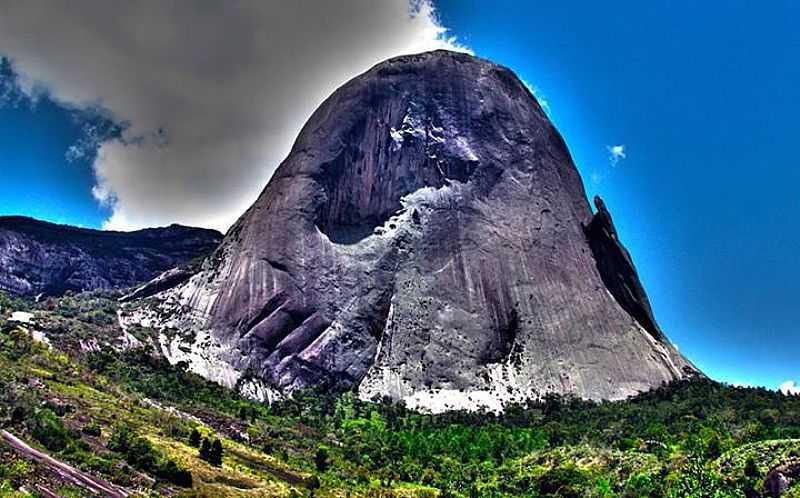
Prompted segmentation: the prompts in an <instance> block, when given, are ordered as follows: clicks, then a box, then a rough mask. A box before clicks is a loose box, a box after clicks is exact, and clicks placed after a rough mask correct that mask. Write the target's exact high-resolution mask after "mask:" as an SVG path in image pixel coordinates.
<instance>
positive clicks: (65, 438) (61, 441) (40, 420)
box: [28, 408, 74, 451]
mask: <svg viewBox="0 0 800 498" xmlns="http://www.w3.org/2000/svg"><path fill="white" fill-rule="evenodd" d="M28 430H30V431H31V435H32V436H33V437H34V439H36V440H37V441H39V442H40V443H42V445H43V446H44V447H45V448H47V449H48V450H50V451H63V450H65V449H66V448H67V446H68V445H69V443H70V441H72V440H73V439H74V436H73V435H72V433H70V431H69V430H68V429H67V428H66V427H64V424H63V423H62V422H61V419H60V418H58V416H57V415H56V414H55V413H53V412H52V410H49V409H47V408H45V409H42V410H39V411H37V412H36V414H35V415H34V416H33V417H32V418H31V419H30V420H29V421H28Z"/></svg>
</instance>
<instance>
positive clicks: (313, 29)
mask: <svg viewBox="0 0 800 498" xmlns="http://www.w3.org/2000/svg"><path fill="white" fill-rule="evenodd" d="M0 9H2V12H3V14H2V15H0V54H2V55H6V56H8V57H10V58H11V60H12V61H13V64H14V67H15V69H16V70H17V71H18V72H19V73H20V76H21V79H22V84H23V87H24V88H25V89H26V90H27V91H29V92H32V91H33V89H34V88H36V87H37V86H44V87H45V88H46V89H47V91H48V92H50V93H51V94H52V96H53V97H54V98H55V99H57V100H58V101H60V102H62V103H64V104H65V105H69V106H72V107H76V108H86V109H91V108H98V107H99V108H101V109H103V110H104V112H106V111H107V112H109V113H110V114H111V115H112V116H113V118H114V119H115V120H116V121H118V122H124V123H126V124H127V126H128V128H127V129H126V130H125V131H124V132H123V134H122V137H121V138H120V139H114V140H109V141H105V142H103V143H102V145H101V146H100V148H99V150H98V154H97V159H96V161H95V163H94V168H95V172H96V175H97V178H98V184H97V186H96V187H95V189H94V193H95V196H96V197H97V199H98V200H99V201H101V202H105V203H108V204H110V206H111V207H112V209H113V215H112V216H111V218H110V219H109V220H108V221H107V222H106V226H107V227H108V228H115V229H132V228H138V227H142V226H150V225H163V224H167V223H172V222H180V223H185V224H190V225H202V226H210V227H215V228H220V229H225V228H227V227H228V226H229V225H230V224H231V223H232V222H233V221H234V220H235V218H236V217H237V216H238V215H239V214H241V212H243V211H244V210H245V209H246V208H247V206H248V205H249V204H250V203H251V202H252V201H253V200H254V199H255V197H256V196H257V195H258V192H259V191H260V190H261V189H262V188H263V186H264V184H265V183H266V181H267V179H268V178H269V175H270V174H271V173H272V172H273V171H274V168H275V167H276V166H277V165H278V164H279V162H280V161H281V160H282V159H283V157H284V156H285V155H286V154H287V153H288V150H289V148H290V146H291V143H292V141H293V140H294V138H295V135H296V134H297V132H298V131H299V129H300V127H301V126H302V124H303V122H304V121H305V120H306V119H307V117H308V116H309V115H310V113H311V112H313V110H314V108H315V107H316V106H317V105H318V104H319V103H320V102H321V101H322V100H323V99H324V98H325V97H326V96H327V95H328V94H329V93H330V92H331V91H333V90H334V89H335V88H336V87H338V86H339V85H341V84H342V83H343V82H344V81H346V80H347V79H349V78H350V77H352V76H354V75H355V74H358V73H359V72H362V71H364V70H366V69H367V68H369V67H370V66H371V65H373V64H375V63H377V62H379V61H380V60H383V59H385V58H388V57H391V56H393V55H398V54H402V53H413V52H420V51H424V50H429V49H434V48H451V49H453V48H458V47H457V46H456V44H455V42H454V41H453V40H449V39H447V38H446V33H445V31H444V29H443V28H442V27H441V26H440V25H439V23H438V22H437V20H436V18H435V15H434V12H433V10H432V8H431V6H430V5H429V4H428V3H427V2H419V1H416V2H412V3H411V4H409V3H408V1H407V0H387V1H378V2H376V1H374V0H346V1H341V2H328V1H316V2H310V1H298V2H282V1H271V2H219V3H213V2H157V1H150V2H107V1H100V0H98V1H80V2H67V1H48V2H44V1H31V2H17V1H10V0H9V1H0Z"/></svg>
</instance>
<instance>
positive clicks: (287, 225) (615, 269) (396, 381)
mask: <svg viewBox="0 0 800 498" xmlns="http://www.w3.org/2000/svg"><path fill="white" fill-rule="evenodd" d="M596 204H597V214H593V213H592V210H591V208H590V206H589V204H588V202H587V199H586V194H585V192H584V190H583V185H582V183H581V179H580V177H579V175H578V172H577V170H576V169H575V166H574V165H573V163H572V160H571V158H570V155H569V152H568V150H567V147H566V145H565V143H564V141H563V139H562V138H561V136H560V135H559V133H558V132H557V131H556V129H555V128H554V127H553V125H552V124H551V123H550V121H549V120H548V119H547V116H546V115H545V113H544V112H543V111H542V109H541V107H540V106H539V105H538V103H537V102H536V100H535V99H534V97H533V96H532V95H531V93H530V92H529V91H528V89H527V88H526V87H525V85H524V84H523V83H522V82H521V81H520V80H519V78H517V77H516V76H515V75H514V73H512V72H511V71H510V70H508V69H507V68H504V67H501V66H498V65H496V64H493V63H491V62H489V61H486V60H482V59H478V58H475V57H472V56H469V55H465V54H459V53H452V52H447V51H436V52H430V53H424V54H419V55H411V56H404V57H398V58H394V59H391V60H388V61H386V62H383V63H381V64H378V65H377V66H375V67H373V68H372V69H370V70H369V71H367V72H366V73H364V74H362V75H360V76H357V77H356V78H354V79H353V80H351V81H350V82H348V83H347V84H345V85H344V86H342V87H341V88H339V89H338V90H337V91H336V92H335V93H334V94H333V95H331V96H330V97H329V98H328V99H327V100H326V101H325V102H324V103H323V104H322V105H321V106H320V107H319V109H317V111H316V112H315V113H314V114H313V116H312V117H311V118H310V119H309V121H308V123H307V124H306V125H305V127H304V128H303V130H302V131H301V133H300V135H299V137H298V138H297V141H296V142H295V144H294V147H293V148H292V150H291V152H290V154H289V156H288V157H287V158H286V159H285V160H284V162H283V163H282V164H281V165H280V167H279V168H278V170H277V171H276V173H275V175H274V176H273V177H272V179H271V180H270V181H269V184H268V185H267V186H266V188H265V189H264V191H263V193H262V194H261V196H260V197H259V199H258V200H257V201H256V202H255V204H253V206H252V207H251V208H250V209H249V210H248V211H247V212H245V213H244V215H242V217H241V218H240V219H239V220H238V222H237V223H236V224H235V225H234V226H233V227H232V228H231V229H230V230H229V231H228V233H227V235H226V236H225V239H224V240H223V242H222V243H221V245H220V246H219V248H218V249H217V250H216V251H215V252H214V253H213V255H211V256H210V257H208V258H207V259H206V260H205V262H204V263H203V265H202V267H201V268H200V270H199V271H198V272H197V273H196V274H194V275H192V276H188V275H186V276H182V277H181V278H179V279H177V281H178V282H179V283H178V284H177V285H175V286H172V287H171V288H168V287H170V286H169V285H164V281H165V279H164V278H162V279H161V280H160V281H156V282H154V283H153V284H150V286H149V287H148V286H145V287H144V288H142V289H140V291H139V296H141V298H140V299H134V300H133V301H132V302H131V303H129V304H127V305H126V309H125V312H124V317H123V322H124V323H126V324H131V323H137V324H141V325H145V326H150V327H154V328H156V329H159V330H161V331H162V334H161V336H160V341H161V347H162V349H163V352H164V353H165V354H166V356H167V357H168V358H169V359H170V360H171V361H173V362H178V361H187V362H188V363H189V365H190V368H191V369H192V370H194V371H195V372H198V373H200V374H202V375H204V376H206V377H208V378H211V379H213V380H216V381H218V382H221V383H223V384H226V385H229V386H231V387H234V386H235V387H237V388H238V389H239V390H240V391H242V392H244V393H246V394H248V395H251V396H255V397H259V398H262V399H268V398H270V397H272V396H275V395H279V394H281V393H287V392H291V391H293V390H296V389H299V388H303V387H306V386H310V385H315V384H320V383H327V382H335V383H339V384H344V385H347V386H351V387H352V388H354V389H357V390H358V392H359V394H360V395H361V396H362V397H366V398H370V397H373V396H390V397H392V398H395V399H401V400H404V401H405V402H406V403H407V404H408V405H409V406H412V407H423V408H427V409H430V410H433V411H441V410H446V409H449V408H475V407H479V406H487V407H489V408H493V409H498V408H501V407H502V405H503V404H504V403H507V402H510V401H514V400H523V399H526V398H528V397H532V396H538V395H542V394H544V393H551V392H553V393H575V394H577V395H580V396H582V397H586V398H592V399H617V398H623V397H626V396H629V395H632V394H635V393H637V392H639V391H643V390H648V389H650V388H652V387H654V386H658V385H660V384H661V383H664V382H670V381H673V380H676V379H680V378H683V377H686V376H690V375H695V374H697V370H696V369H695V368H694V367H693V366H692V365H691V364H690V363H689V362H688V361H687V360H686V359H685V358H684V357H683V356H681V354H680V353H678V351H677V350H676V349H675V348H674V346H672V344H671V343H670V342H669V341H668V340H667V339H666V338H665V336H664V334H663V333H662V331H661V330H660V329H659V327H658V325H657V324H656V322H655V320H654V318H653V313H652V311H651V309H650V305H649V303H648V300H647V297H646V294H645V292H644V289H643V287H642V285H641V282H640V281H639V278H638V277H637V274H636V270H635V269H634V266H633V263H632V262H631V258H630V256H629V255H628V253H627V251H626V250H625V249H624V247H623V246H622V245H621V243H620V241H619V239H618V237H617V233H616V230H615V229H614V225H613V222H612V220H611V216H610V215H609V213H608V210H607V209H606V208H605V206H604V205H603V204H602V201H600V200H599V199H598V200H596ZM166 279H167V280H168V279H169V276H166Z"/></svg>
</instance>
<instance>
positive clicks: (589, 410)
mask: <svg viewBox="0 0 800 498" xmlns="http://www.w3.org/2000/svg"><path fill="white" fill-rule="evenodd" d="M2 299H7V298H5V297H0V301H2ZM69 299H70V300H74V302H73V301H69V303H71V304H69V305H68V307H67V308H65V309H78V310H83V311H80V312H78V315H76V316H77V318H69V320H77V321H78V322H80V323H84V320H85V319H86V317H87V316H90V315H87V313H89V311H87V310H86V309H85V302H84V299H85V300H86V301H88V302H96V301H93V300H96V299H101V301H102V303H103V304H104V306H107V307H104V308H102V309H103V311H102V314H103V315H109V316H110V315H112V314H115V312H116V310H115V309H114V307H113V306H114V305H113V304H109V303H113V301H112V300H111V299H110V298H108V299H107V298H99V297H97V296H96V295H89V296H82V295H78V296H70V297H69ZM23 306H27V307H28V308H27V309H29V310H32V311H34V312H35V313H36V315H37V321H38V322H39V323H46V324H53V323H62V321H63V320H66V318H64V317H63V316H61V315H59V313H60V312H59V309H62V304H61V303H50V304H47V303H42V304H34V303H23V304H22V305H20V304H19V303H15V306H14V308H13V309H14V310H18V309H23ZM64 306H67V305H64ZM48 307H52V309H50V310H48V309H47V308H48ZM4 309H5V308H4ZM92 320H95V321H96V322H97V323H101V322H102V323H107V322H105V321H103V320H99V319H97V318H96V317H95V318H93V319H92ZM39 326H41V325H39ZM85 326H87V327H88V326H89V325H85ZM90 326H91V327H99V325H97V324H96V323H95V322H92V324H90ZM115 326H116V322H113V323H107V324H106V325H103V327H108V328H111V329H113V327H115ZM84 331H85V330H84ZM45 332H46V333H47V334H48V337H51V338H52V339H53V342H54V344H55V347H56V348H63V351H64V352H61V351H60V350H59V349H53V350H50V349H48V348H47V347H45V346H43V345H41V344H38V343H35V342H34V341H32V340H31V338H30V334H29V332H28V330H27V329H26V328H24V327H22V326H19V325H17V324H15V323H11V322H7V321H3V320H0V423H2V425H3V427H4V428H5V429H7V430H8V431H10V432H12V433H14V434H16V435H17V436H19V437H21V438H22V439H24V440H25V441H27V442H28V443H30V444H32V445H35V446H38V447H40V448H41V449H43V450H46V451H47V452H48V453H50V454H51V455H53V456H54V457H57V458H59V459H62V460H64V461H66V462H69V463H70V464H72V465H74V466H76V467H78V468H80V469H82V470H84V471H87V472H91V473H93V474H95V475H98V476H100V477H103V478H105V479H107V480H110V481H112V482H114V483H116V484H118V485H120V486H123V487H125V488H127V489H129V490H132V491H134V492H135V493H137V494H138V495H139V496H161V495H173V496H187V497H188V496H195V497H199V496H209V497H211V496H213V497H227V496H231V497H239V496H241V497H246V496H247V497H249V496H254V497H261V496H263V497H281V496H283V497H289V496H294V497H307V496H315V497H342V498H344V497H348V496H349V497H365V498H366V497H372V498H375V497H388V498H392V497H407V498H414V497H416V498H423V497H425V498H427V497H440V498H447V497H460V498H472V497H481V498H483V497H487V498H499V497H512V496H514V497H516V496H521V497H564V498H566V497H604V498H608V497H619V498H634V497H653V498H655V497H664V498H678V497H694V498H704V497H708V498H726V497H740V498H749V497H756V496H766V495H764V494H763V489H764V487H763V483H764V479H765V477H766V474H767V473H768V472H769V471H770V470H771V469H773V468H775V467H776V466H777V465H781V464H784V463H786V462H789V461H800V397H792V396H784V395H781V394H779V393H775V392H772V391H767V390H765V389H752V388H733V387H730V386H724V385H720V384H718V383H715V382H712V381H708V380H695V381H692V382H682V383H676V384H673V385H670V386H665V387H662V388H661V389H658V390H655V391H653V392H650V393H646V394H643V395H640V396H639V397H637V398H635V399H631V400H628V401H624V402H605V403H593V402H588V401H583V400H579V399H573V398H561V397H555V396H549V397H545V398H544V399H541V400H539V401H536V402H529V403H526V404H523V405H516V406H512V407H509V408H508V409H507V410H506V411H505V413H503V414H493V413H488V412H481V413H470V412H450V413H446V414H441V415H430V414H421V413H417V412H414V411H411V410H407V409H406V408H404V407H403V406H401V405H399V404H396V403H392V402H390V401H388V400H378V401H374V402H366V401H362V400H359V399H358V398H357V397H356V396H354V395H353V394H352V393H349V392H336V391H335V390H333V389H330V386H326V387H325V388H320V389H318V390H314V391H307V392H302V393H297V395H296V396H294V397H293V398H292V399H290V400H286V401H284V402H281V403H278V404H275V405H273V406H265V405H262V404H260V403H256V402H253V401H249V400H246V399H242V398H241V397H239V396H237V395H236V394H235V393H233V392H232V391H230V390H227V389H224V388H222V387H220V386H217V385H216V384H213V383H210V382H207V381H205V380H203V379H201V378H199V377H197V376H196V375H194V374H192V373H190V372H189V371H188V370H187V368H186V365H181V364H178V365H169V364H168V363H167V362H165V361H164V360H163V359H159V358H157V357H154V355H153V354H152V352H150V351H147V350H145V349H141V348H139V349H135V350H130V351H126V352H117V351H115V350H113V349H112V348H109V347H102V348H101V349H100V351H84V350H81V349H80V348H77V349H72V348H71V347H70V345H71V344H76V343H78V342H79V341H78V339H77V337H78V336H75V337H72V333H73V332H72V331H71V329H68V330H65V331H62V332H60V335H59V334H55V333H54V334H52V335H51V334H50V331H49V329H47V330H45ZM81 333H83V332H81ZM119 333H120V332H119V331H118V330H109V331H107V336H112V337H113V336H115V335H118V334H119ZM79 335H80V334H79ZM59 337H61V338H63V339H64V341H63V342H62V341H59V340H58V338H59ZM81 340H85V338H84V337H81ZM65 353H66V354H65ZM55 480H56V478H55V477H54V476H53V475H52V474H51V473H49V472H48V471H47V470H46V469H44V468H42V467H41V465H39V464H34V463H32V462H30V461H28V460H25V459H24V458H22V457H20V456H19V455H18V454H16V453H15V452H14V451H13V450H11V449H10V448H9V447H5V446H3V445H2V444H0V496H23V495H22V494H19V492H18V490H19V489H20V487H21V486H24V487H25V489H28V490H32V489H35V488H34V484H36V483H42V482H44V483H49V484H48V485H49V489H59V490H61V489H62V488H63V489H64V491H63V492H62V495H64V496H70V495H71V494H70V493H72V495H75V496H79V495H77V494H75V493H84V491H81V490H80V489H67V487H68V486H67V484H65V483H58V482H55ZM784 496H785V497H791V496H800V485H798V484H795V485H793V486H792V487H790V489H789V491H788V492H787V493H786V494H785V495H784Z"/></svg>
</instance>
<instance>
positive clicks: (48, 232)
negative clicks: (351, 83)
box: [0, 216, 222, 296]
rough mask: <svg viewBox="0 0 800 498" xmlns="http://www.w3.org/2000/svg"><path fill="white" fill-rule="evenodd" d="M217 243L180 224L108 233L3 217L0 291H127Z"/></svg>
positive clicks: (215, 237) (215, 236)
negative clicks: (117, 289)
mask: <svg viewBox="0 0 800 498" xmlns="http://www.w3.org/2000/svg"><path fill="white" fill-rule="evenodd" d="M221 239H222V234H221V233H219V232H217V231H215V230H207V229H203V228H191V227H185V226H181V225H171V226H169V227H164V228H148V229H145V230H138V231H135V232H111V231H102V230H90V229H86V228H77V227H72V226H66V225H56V224H53V223H48V222H45V221H40V220H35V219H33V218H27V217H23V216H2V217H0V290H4V291H8V292H11V293H14V294H20V295H27V296H36V295H39V294H44V295H60V294H63V293H64V292H65V291H68V290H72V291H84V290H93V289H107V288H120V287H130V286H133V285H136V284H139V283H141V282H144V281H147V280H150V279H152V278H153V277H155V276H157V275H158V274H160V273H161V272H163V271H165V270H168V269H170V268H173V267H175V266H177V265H180V264H182V263H185V262H187V261H189V260H191V259H193V258H196V257H198V256H203V255H206V254H208V253H209V252H211V251H212V250H213V249H214V248H215V247H216V246H217V244H219V242H220V240H221Z"/></svg>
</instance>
